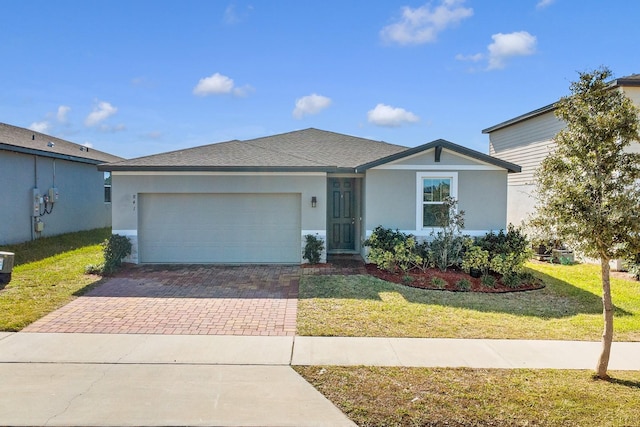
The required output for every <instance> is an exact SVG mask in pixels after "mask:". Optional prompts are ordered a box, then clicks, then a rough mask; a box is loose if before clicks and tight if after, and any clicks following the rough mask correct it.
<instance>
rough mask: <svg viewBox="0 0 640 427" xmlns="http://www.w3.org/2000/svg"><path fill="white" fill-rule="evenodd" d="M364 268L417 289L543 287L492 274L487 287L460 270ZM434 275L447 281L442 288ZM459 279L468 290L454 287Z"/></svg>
mask: <svg viewBox="0 0 640 427" xmlns="http://www.w3.org/2000/svg"><path fill="white" fill-rule="evenodd" d="M366 268H367V273H368V274H370V275H371V276H374V277H377V278H378V279H382V280H386V281H387V282H393V283H397V284H400V285H404V286H410V287H412V288H419V289H431V290H438V291H451V292H484V293H506V292H522V291H533V290H536V289H542V288H544V287H545V285H544V283H542V281H541V280H538V279H536V281H535V282H534V283H527V284H521V285H520V286H519V287H517V288H510V287H508V286H506V285H504V284H503V283H502V281H501V280H500V279H501V277H500V276H498V275H493V276H494V278H495V279H496V283H495V286H494V287H487V286H484V285H483V284H482V283H481V282H480V279H479V278H478V279H476V278H474V277H471V276H470V275H468V274H466V273H465V272H463V271H460V270H447V271H445V272H442V271H440V270H438V269H429V270H427V271H426V272H424V273H423V272H421V271H409V272H408V273H406V274H405V273H402V272H396V273H391V272H388V271H385V270H381V269H379V268H378V267H377V266H376V265H375V264H367V265H366ZM434 277H439V278H441V279H443V280H444V281H445V282H447V284H446V285H445V286H444V288H438V287H436V286H434V285H433V284H432V283H431V280H432V278H434ZM461 279H467V280H468V281H469V282H470V283H471V289H470V290H469V291H461V290H460V289H458V288H457V287H456V282H457V281H459V280H461Z"/></svg>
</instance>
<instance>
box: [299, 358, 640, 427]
mask: <svg viewBox="0 0 640 427" xmlns="http://www.w3.org/2000/svg"><path fill="white" fill-rule="evenodd" d="M295 370H296V371H297V372H298V373H300V374H301V375H302V376H303V377H304V378H305V379H306V380H307V381H309V382H310V383H311V384H312V385H313V386H314V387H316V388H317V389H318V390H319V391H320V392H321V393H322V394H324V395H325V396H326V397H327V398H328V399H329V400H331V401H332V402H333V403H334V404H335V405H336V406H337V407H338V408H340V410H342V411H343V412H344V413H345V414H346V415H347V416H348V417H349V418H350V419H351V420H353V421H354V422H355V423H356V424H358V425H359V426H441V425H442V426H444V425H446V426H538V427H542V426H554V427H555V426H584V427H591V426H592V427H602V426H632V425H638V420H640V392H639V391H640V372H611V374H612V376H614V377H615V378H616V379H614V380H612V381H610V382H606V381H596V380H593V379H592V374H593V373H592V372H590V371H589V372H587V371H561V370H524V369H514V370H500V369H425V368H380V367H339V366H325V367H319V366H305V367H303V366H297V367H295Z"/></svg>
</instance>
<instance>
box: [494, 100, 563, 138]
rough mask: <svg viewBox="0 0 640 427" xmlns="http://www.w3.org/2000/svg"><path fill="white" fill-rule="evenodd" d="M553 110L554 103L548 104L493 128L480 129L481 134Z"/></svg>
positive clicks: (554, 107)
mask: <svg viewBox="0 0 640 427" xmlns="http://www.w3.org/2000/svg"><path fill="white" fill-rule="evenodd" d="M555 109H556V104H555V103H553V104H549V105H545V106H544V107H542V108H538V109H537V110H533V111H530V112H528V113H525V114H521V115H519V116H517V117H514V118H513V119H509V120H506V121H504V122H502V123H498V124H497V125H495V126H491V127H488V128H486V129H482V133H487V134H488V133H491V132H495V131H497V130H500V129H503V128H506V127H508V126H511V125H515V124H516V123H519V122H522V121H525V120H528V119H531V118H533V117H537V116H541V115H543V114H546V113H548V112H550V111H554V110H555Z"/></svg>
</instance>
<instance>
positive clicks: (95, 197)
mask: <svg viewBox="0 0 640 427" xmlns="http://www.w3.org/2000/svg"><path fill="white" fill-rule="evenodd" d="M119 160H122V158H121V157H117V156H113V155H111V154H107V153H103V152H101V151H98V150H94V149H93V148H88V147H85V146H83V145H79V144H74V143H72V142H69V141H65V140H63V139H60V138H55V137H53V136H49V135H45V134H43V133H40V132H35V131H32V130H29V129H25V128H20V127H16V126H11V125H8V124H4V123H0V183H1V184H0V200H2V203H1V206H2V208H1V209H0V245H3V244H12V243H21V242H25V241H28V240H33V239H36V238H39V237H44V236H53V235H56V234H62V233H68V232H72V231H80V230H90V229H93V228H100V227H109V226H111V203H110V201H109V200H108V195H109V191H110V188H109V187H108V185H107V187H105V173H104V172H101V171H98V168H97V165H98V164H100V163H106V162H115V161H119Z"/></svg>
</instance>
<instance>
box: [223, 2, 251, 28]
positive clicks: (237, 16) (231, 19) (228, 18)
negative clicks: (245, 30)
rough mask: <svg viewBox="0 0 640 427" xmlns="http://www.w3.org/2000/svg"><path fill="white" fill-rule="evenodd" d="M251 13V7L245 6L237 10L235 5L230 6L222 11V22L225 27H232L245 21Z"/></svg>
mask: <svg viewBox="0 0 640 427" xmlns="http://www.w3.org/2000/svg"><path fill="white" fill-rule="evenodd" d="M252 11H253V6H247V7H246V8H243V9H241V10H238V9H237V8H236V5H235V4H230V5H229V6H227V7H226V9H225V10H224V15H222V21H223V22H224V23H225V24H227V25H234V24H237V23H239V22H242V21H244V20H245V19H247V18H248V16H249V14H250V13H251V12H252Z"/></svg>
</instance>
